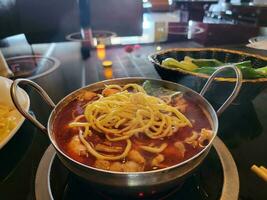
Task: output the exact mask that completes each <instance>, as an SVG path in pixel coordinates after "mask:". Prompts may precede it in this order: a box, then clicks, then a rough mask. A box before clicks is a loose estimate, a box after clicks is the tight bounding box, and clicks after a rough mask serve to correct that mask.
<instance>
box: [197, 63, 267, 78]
mask: <svg viewBox="0 0 267 200" xmlns="http://www.w3.org/2000/svg"><path fill="white" fill-rule="evenodd" d="M237 67H238V68H239V69H240V70H241V72H242V74H243V78H245V79H254V78H263V77H264V75H263V74H260V73H258V72H257V71H256V70H255V69H254V68H252V67H247V66H240V65H239V66H237ZM216 69H218V67H201V68H198V69H196V70H194V72H197V73H202V74H207V75H211V74H212V73H213V72H215V71H216ZM266 72H267V68H266ZM221 74H222V75H223V76H224V77H234V75H235V73H234V72H233V71H230V70H229V71H225V72H222V73H221ZM266 75H267V74H266Z"/></svg>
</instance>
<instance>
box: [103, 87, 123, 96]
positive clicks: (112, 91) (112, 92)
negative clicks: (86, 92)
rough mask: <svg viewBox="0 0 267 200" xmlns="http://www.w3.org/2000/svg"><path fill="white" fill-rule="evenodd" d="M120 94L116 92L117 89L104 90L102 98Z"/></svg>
mask: <svg viewBox="0 0 267 200" xmlns="http://www.w3.org/2000/svg"><path fill="white" fill-rule="evenodd" d="M118 92H120V90H117V89H113V88H105V89H104V90H103V91H102V95H103V96H104V97H107V96H110V95H112V94H116V93H118Z"/></svg>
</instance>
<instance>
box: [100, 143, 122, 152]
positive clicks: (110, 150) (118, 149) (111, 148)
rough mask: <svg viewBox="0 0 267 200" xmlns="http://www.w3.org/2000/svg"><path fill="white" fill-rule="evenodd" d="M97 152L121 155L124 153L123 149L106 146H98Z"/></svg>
mask: <svg viewBox="0 0 267 200" xmlns="http://www.w3.org/2000/svg"><path fill="white" fill-rule="evenodd" d="M95 150H97V151H101V152H106V153H119V152H121V151H122V148H121V147H114V146H107V145H104V144H97V145H96V146H95Z"/></svg>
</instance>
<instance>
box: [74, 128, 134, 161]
mask: <svg viewBox="0 0 267 200" xmlns="http://www.w3.org/2000/svg"><path fill="white" fill-rule="evenodd" d="M79 138H80V140H81V142H82V143H83V145H84V146H85V147H86V149H87V151H88V152H89V153H91V154H92V155H93V156H94V157H96V158H97V159H102V160H120V159H123V158H125V157H126V156H127V155H128V153H129V151H130V150H131V147H132V142H131V140H127V141H126V142H127V145H126V147H125V150H124V152H123V153H122V154H120V155H118V156H109V155H102V154H100V153H98V152H97V151H96V150H94V148H93V147H91V145H90V144H89V143H88V142H87V141H86V140H85V138H84V136H83V134H82V132H81V131H80V134H79Z"/></svg>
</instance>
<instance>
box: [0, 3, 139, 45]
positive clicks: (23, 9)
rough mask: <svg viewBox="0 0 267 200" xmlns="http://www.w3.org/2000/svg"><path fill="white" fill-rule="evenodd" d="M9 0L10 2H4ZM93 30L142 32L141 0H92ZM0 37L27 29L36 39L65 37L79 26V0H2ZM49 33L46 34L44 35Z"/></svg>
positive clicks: (119, 33)
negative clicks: (3, 2)
mask: <svg viewBox="0 0 267 200" xmlns="http://www.w3.org/2000/svg"><path fill="white" fill-rule="evenodd" d="M2 1H8V2H9V3H8V6H6V5H5V6H3V5H1V2H2ZM90 3H91V15H90V16H91V23H92V28H93V30H107V31H112V32H116V33H117V34H118V35H120V36H125V35H141V34H142V13H143V7H142V1H141V0H90ZM0 25H1V29H0V30H1V31H0V38H3V37H6V36H10V35H12V34H16V33H25V35H26V37H27V38H29V37H30V38H31V40H32V41H33V42H38V40H41V41H42V42H46V41H49V40H55V41H62V40H65V36H66V35H67V34H69V33H72V32H77V31H79V30H80V18H79V6H78V0H11V1H9V0H0ZM45 37H46V38H45Z"/></svg>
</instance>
